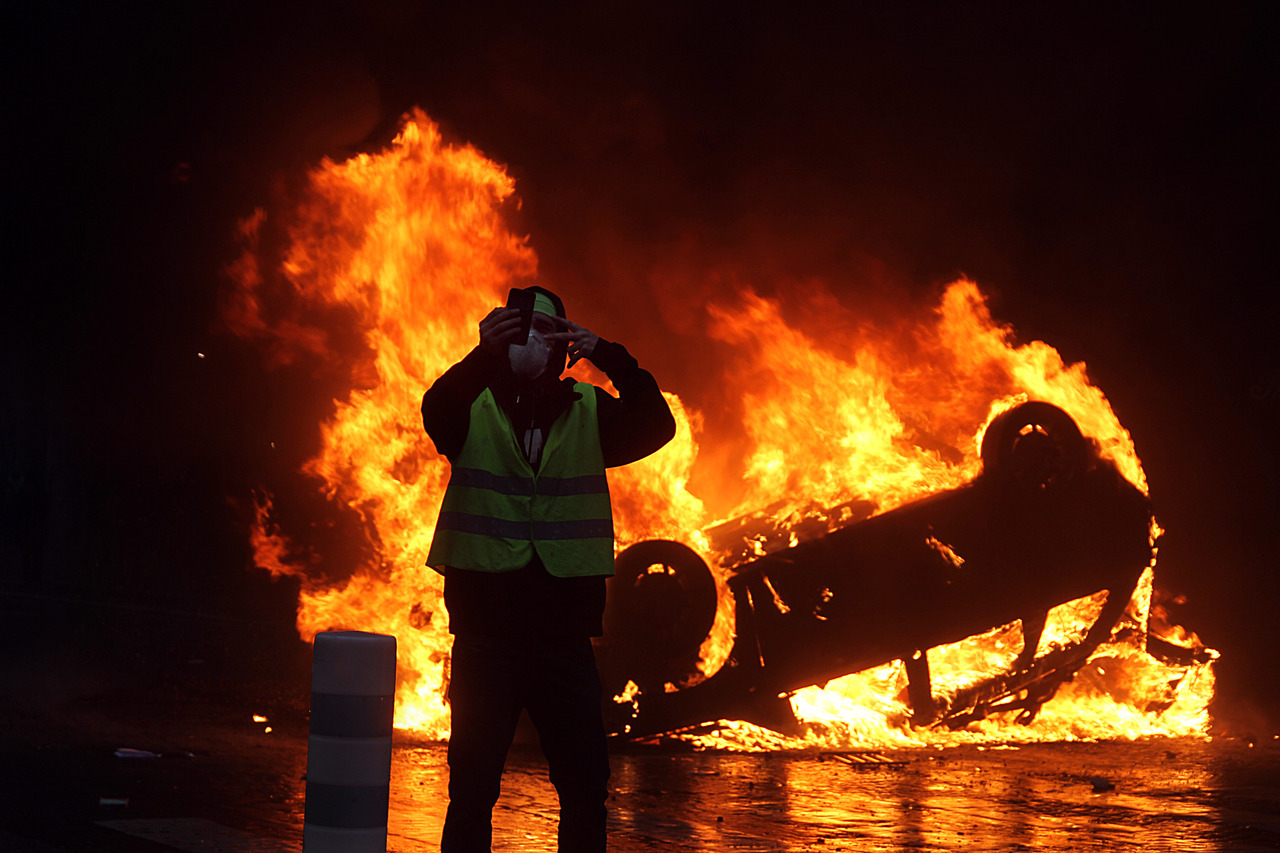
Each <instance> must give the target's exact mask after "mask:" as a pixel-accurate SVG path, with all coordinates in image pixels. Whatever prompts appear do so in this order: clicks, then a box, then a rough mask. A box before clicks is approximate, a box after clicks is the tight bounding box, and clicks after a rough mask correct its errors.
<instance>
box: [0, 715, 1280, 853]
mask: <svg viewBox="0 0 1280 853" xmlns="http://www.w3.org/2000/svg"><path fill="white" fill-rule="evenodd" d="M19 723H20V724H19ZM272 724H273V731H271V732H267V731H265V730H264V727H263V726H262V725H261V724H258V723H254V722H252V721H251V718H250V716H249V714H248V713H247V712H245V713H239V712H237V713H234V714H231V715H228V714H226V713H224V712H222V711H220V710H217V709H207V708H204V707H199V706H195V707H190V708H185V709H177V710H174V709H170V712H169V713H167V714H152V713H150V712H149V711H148V709H147V706H137V707H131V708H125V709H115V710H114V711H112V712H111V713H110V714H106V713H105V712H104V711H103V710H102V709H100V708H85V709H82V710H80V711H77V712H76V713H74V714H71V713H63V714H60V715H56V716H45V717H40V718H34V717H31V718H24V719H22V720H20V721H15V723H14V724H13V725H10V726H7V727H0V754H3V755H4V756H5V760H4V761H2V762H0V783H2V784H3V787H4V790H5V791H6V797H5V798H0V849H3V850H4V851H6V853H8V851H10V850H15V851H22V852H23V853H29V851H36V850H39V851H42V853H48V851H53V853H78V851H81V850H94V851H113V853H135V851H138V853H141V851H149V853H157V851H159V850H191V851H195V850H212V849H217V850H223V851H227V853H247V851H267V850H274V851H288V853H297V851H300V850H301V846H302V821H303V810H304V801H305V786H306V781H305V768H306V750H307V724H306V721H305V719H304V718H294V719H292V720H290V719H287V718H282V719H280V720H279V721H277V720H276V719H275V717H273V718H272ZM122 746H124V747H136V748H137V749H138V750H141V751H146V752H148V753H154V754H156V756H157V757H154V758H121V757H118V750H119V747H122ZM445 752H446V750H445V747H444V745H442V744H437V743H430V742H421V741H415V740H414V738H413V737H412V735H409V734H407V733H404V732H398V733H397V734H396V748H395V751H394V753H393V760H392V777H391V802H390V815H389V820H388V830H389V839H388V850H389V851H390V853H425V852H426V851H431V853H435V851H438V850H439V839H440V828H441V826H442V825H443V823H444V815H445V810H446V808H447V805H448V797H447V792H448V768H447V767H446V763H445ZM161 755H163V756H164V757H160V756H161ZM849 758H850V755H849V754H836V753H830V752H827V753H822V752H816V751H813V752H774V753H761V754H742V753H723V752H721V753H712V752H693V751H690V750H689V749H688V748H680V749H658V748H642V747H628V748H620V749H618V750H616V751H615V753H614V754H613V756H612V766H613V778H612V782H611V784H612V789H613V795H612V797H611V800H610V803H609V806H610V817H609V820H610V849H611V850H612V851H613V852H614V853H641V851H659V850H662V851H675V853H685V851H716V853H720V852H721V851H743V853H765V851H778V852H779V853H783V852H784V851H785V853H792V851H797V852H798V851H806V853H817V851H824V853H825V851H902V850H912V851H954V850H966V851H970V850H971V851H1109V852H1110V851H1177V852H1178V853H1184V851H1189V853H1249V851H1261V850H1276V849H1280V741H1277V740H1274V739H1272V740H1266V741H1263V742H1261V743H1259V744H1258V745H1257V747H1256V748H1254V747H1250V746H1249V744H1248V743H1246V742H1244V741H1241V740H1226V739H1223V740H1218V741H1215V742H1212V743H1209V742H1203V741H1199V740H1153V741H1146V742H1137V743H1128V742H1112V743H1061V744H1035V745H1027V746H1020V747H979V746H962V747H954V748H948V749H913V750H895V751H887V752H885V753H884V754H883V756H882V759H881V761H882V763H866V764H864V763H858V762H853V763H851V762H850V761H849V760H847V759H849ZM884 761H888V762H890V763H883V762H884ZM503 781H504V784H503V793H502V798H501V799H500V801H499V803H498V807H497V808H496V809H495V811H494V837H495V845H494V849H495V850H499V851H520V852H521V853H523V852H524V851H530V853H532V851H551V850H554V849H555V835H556V824H557V802H556V795H555V791H554V789H553V788H552V787H551V785H550V784H549V783H548V781H547V778H546V768H545V763H544V761H543V759H542V756H541V754H540V752H539V751H538V749H537V747H536V746H531V745H520V746H517V747H516V748H515V749H513V750H512V753H511V755H510V758H509V760H508V765H507V773H506V776H505V778H504V780H503ZM157 842H159V844H158V843H157ZM161 845H163V846H161Z"/></svg>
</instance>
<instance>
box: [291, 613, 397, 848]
mask: <svg viewBox="0 0 1280 853" xmlns="http://www.w3.org/2000/svg"><path fill="white" fill-rule="evenodd" d="M395 688H396V638H395V637H390V636H387V635H386V634H369V633H366V632H364V631H326V632H324V633H321V634H317V635H316V640H315V647H314V649H313V651H312V659H311V736H310V738H308V740H307V803H306V818H305V820H304V822H303V826H302V847H303V850H304V851H306V853H385V851H386V849H387V803H388V799H389V797H390V793H391V721H392V714H393V712H394V710H395Z"/></svg>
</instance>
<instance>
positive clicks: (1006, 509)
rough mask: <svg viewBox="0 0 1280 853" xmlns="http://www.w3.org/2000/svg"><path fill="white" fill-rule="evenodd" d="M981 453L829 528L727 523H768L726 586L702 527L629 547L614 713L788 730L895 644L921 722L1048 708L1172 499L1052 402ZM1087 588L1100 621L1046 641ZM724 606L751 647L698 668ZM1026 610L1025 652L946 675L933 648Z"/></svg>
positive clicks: (1012, 414) (634, 730) (621, 574)
mask: <svg viewBox="0 0 1280 853" xmlns="http://www.w3.org/2000/svg"><path fill="white" fill-rule="evenodd" d="M981 458H982V464H983V468H982V472H981V474H980V475H979V476H978V477H976V478H975V479H974V480H972V481H971V482H969V483H968V484H966V485H964V486H962V487H960V488H956V489H952V490H949V491H945V492H941V493H937V494H934V495H931V496H929V497H926V498H924V499H921V500H918V501H915V502H913V503H909V504H906V505H904V506H900V507H898V508H897V509H893V510H891V511H888V512H885V513H883V514H880V515H876V516H874V517H869V518H865V519H863V520H860V521H858V520H854V521H852V523H848V522H846V524H845V525H844V526H837V527H836V528H835V529H831V530H819V531H816V534H817V535H814V534H815V531H803V530H801V531H796V530H792V531H788V532H787V533H786V535H785V536H779V535H777V534H776V532H773V533H774V535H773V536H772V537H770V536H769V535H768V533H761V532H760V531H757V530H753V529H752V524H753V520H752V519H751V518H739V519H737V520H735V521H732V522H728V523H726V524H723V525H720V526H719V528H717V529H716V530H713V531H711V535H712V537H713V538H715V539H718V540H720V541H727V540H729V539H733V538H735V537H736V538H737V539H738V541H753V540H754V541H756V542H761V541H763V542H764V544H763V545H762V546H758V550H759V551H763V553H762V554H760V555H755V556H753V557H752V558H748V559H745V560H743V561H742V562H738V563H736V564H731V565H729V566H727V567H725V568H726V573H725V579H724V585H725V586H726V587H727V590H728V595H727V596H723V597H721V596H718V594H717V584H716V581H715V578H714V576H713V574H712V572H711V569H710V568H709V567H708V566H707V564H706V562H705V561H704V560H703V559H702V558H701V557H700V556H699V555H698V553H697V552H695V551H694V550H693V549H692V548H690V547H688V546H687V545H685V544H682V543H679V542H675V541H671V540H648V541H643V542H640V543H637V544H635V545H632V546H631V547H629V548H627V549H626V550H624V551H623V552H622V553H621V554H620V555H619V556H618V558H617V565H616V569H617V574H616V577H615V578H613V579H612V580H611V588H610V595H609V601H610V603H609V608H608V610H607V612H606V617H605V636H604V637H603V638H602V641H601V642H600V643H599V644H598V647H597V654H598V658H599V660H600V665H601V673H602V676H603V678H604V680H605V689H606V695H607V696H613V697H614V701H609V700H608V699H606V702H605V705H606V717H607V720H608V724H609V727H610V729H611V730H612V731H613V732H614V733H615V734H618V735H622V736H625V737H631V738H636V737H642V736H646V735H652V734H656V733H664V732H672V731H677V730H681V729H685V728H687V727H691V726H696V725H698V724H701V723H704V722H708V721H714V720H718V719H738V720H746V721H750V722H754V723H758V724H760V725H764V726H766V727H768V728H771V729H775V730H778V731H787V730H789V729H792V728H794V727H795V725H796V719H795V717H794V715H793V713H792V710H791V706H790V704H789V702H788V700H787V696H788V695H789V694H791V693H793V692H795V691H797V690H799V689H801V688H804V687H808V686H811V685H821V684H824V683H826V682H828V681H830V680H831V679H835V678H838V677H841V676H844V675H848V674H851V673H855V672H860V671H862V670H865V669H867V668H869V667H872V666H876V665H879V664H883V663H886V662H889V661H894V660H901V661H902V662H903V664H904V666H905V670H906V673H907V679H908V687H907V691H906V692H907V695H908V699H909V705H910V708H911V717H912V722H913V724H915V725H925V726H937V725H947V726H951V727H959V726H963V725H965V724H966V723H968V722H969V721H971V720H974V719H977V718H980V717H983V716H986V715H988V714H991V713H993V712H996V711H1017V712H1018V715H1019V719H1020V720H1022V721H1029V720H1031V719H1033V718H1034V717H1035V715H1036V713H1037V712H1038V710H1039V709H1040V707H1041V706H1042V705H1043V704H1044V703H1045V702H1046V701H1048V700H1049V699H1050V698H1051V697H1052V696H1053V694H1054V693H1055V691H1056V690H1057V689H1058V687H1059V686H1060V685H1062V684H1063V683H1064V682H1066V681H1068V680H1070V679H1071V678H1072V677H1073V675H1074V674H1075V673H1076V672H1077V671H1078V670H1080V668H1081V667H1082V666H1083V665H1084V664H1085V663H1086V661H1087V660H1088V659H1089V657H1090V655H1091V654H1092V653H1093V652H1094V650H1095V649H1097V647H1098V646H1099V645H1100V644H1101V643H1102V642H1104V641H1105V640H1108V639H1109V638H1110V637H1111V635H1112V631H1113V628H1114V627H1115V626H1116V624H1117V622H1118V621H1119V620H1120V618H1121V616H1122V615H1123V613H1124V611H1125V608H1126V605H1127V604H1128V603H1129V601H1130V598H1131V596H1132V594H1133V591H1134V589H1135V587H1136V586H1137V584H1138V581H1139V578H1140V577H1141V576H1142V573H1143V571H1144V570H1145V569H1146V568H1147V567H1148V566H1150V565H1151V564H1152V562H1153V557H1154V551H1153V544H1152V539H1153V537H1152V530H1153V518H1152V513H1151V508H1150V504H1149V501H1148V499H1147V497H1146V495H1145V494H1143V492H1142V491H1140V490H1139V489H1138V488H1136V487H1135V486H1134V485H1133V484H1131V483H1130V482H1129V481H1128V480H1126V479H1125V478H1124V477H1123V476H1122V475H1121V474H1120V472H1119V471H1118V470H1117V468H1116V466H1115V465H1114V464H1113V463H1111V462H1110V461H1108V460H1106V459H1103V458H1101V457H1100V456H1099V454H1098V453H1097V452H1096V448H1094V446H1093V445H1092V443H1091V442H1090V441H1089V440H1088V439H1086V438H1085V437H1084V436H1083V435H1082V434H1081V432H1080V429H1079V428H1078V427H1077V425H1076V423H1075V422H1074V421H1073V419H1072V418H1071V417H1070V416H1069V415H1068V414H1067V413H1066V412H1064V411H1063V410H1062V409H1060V408H1058V407H1056V406H1053V405H1051V404H1049V403H1045V402H1027V403H1023V404H1022V405H1019V406H1017V407H1015V408H1012V409H1010V410H1008V411H1006V412H1004V413H1002V414H1001V415H999V416H997V417H996V418H995V419H994V420H993V421H992V422H991V424H990V425H989V427H988V429H987V431H986V433H985V436H984V438H983V441H982V446H981ZM857 512H858V507H856V506H849V507H842V508H839V511H838V512H837V513H835V515H836V516H842V517H844V518H856V514H857ZM1088 596H1093V597H1094V600H1095V601H1096V602H1097V605H1098V606H1097V608H1096V617H1095V618H1094V619H1093V622H1092V624H1091V625H1088V626H1087V628H1086V629H1084V630H1083V631H1081V632H1079V635H1078V636H1076V637H1075V638H1074V639H1073V640H1071V641H1069V642H1066V643H1065V644H1054V645H1053V646H1051V647H1050V648H1049V649H1047V650H1045V651H1044V652H1042V653H1038V651H1037V647H1038V645H1039V640H1040V637H1041V633H1042V631H1043V629H1044V626H1045V619H1046V614H1047V613H1048V611H1049V610H1050V609H1051V608H1053V607H1054V606H1055V605H1059V604H1062V603H1064V602H1068V601H1074V600H1076V599H1080V598H1083V597H1088ZM718 602H719V603H718ZM718 606H719V607H725V606H731V607H732V613H733V615H732V624H733V630H734V640H733V645H732V650H731V651H730V653H729V655H728V657H727V659H725V661H724V663H723V664H722V665H721V666H720V667H719V668H718V669H717V670H716V671H715V672H714V673H712V674H710V676H709V677H704V678H702V679H701V680H698V678H697V677H694V678H690V677H689V676H690V673H691V672H694V671H695V668H696V662H697V658H698V655H699V649H700V647H701V646H702V643H703V641H704V638H705V637H706V635H707V633H708V631H709V630H710V629H711V627H712V624H713V622H714V620H715V618H716V611H717V607H718ZM1011 622H1018V623H1020V625H1021V631H1022V635H1023V646H1022V650H1021V652H1019V653H1018V654H1017V656H1016V658H1014V659H1013V661H1012V663H1011V664H1009V665H1008V666H1007V668H1005V669H1004V670H1003V671H1002V672H999V673H997V674H994V675H990V676H988V677H985V678H982V679H980V680H979V681H977V683H974V684H971V685H969V686H967V687H965V688H963V689H961V690H959V691H957V692H953V693H951V694H950V695H946V694H940V693H936V692H935V691H934V689H933V686H932V683H931V674H930V668H929V661H928V656H927V654H926V653H927V651H928V650H929V649H930V648H934V647H937V646H941V645H943V644H947V643H953V642H957V641H960V640H962V639H964V638H966V637H970V636H973V635H975V634H979V633H981V632H984V631H987V630H989V629H991V628H993V627H996V626H1001V625H1004V624H1007V623H1011ZM681 685H684V686H681Z"/></svg>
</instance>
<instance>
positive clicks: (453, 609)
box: [422, 287, 675, 853]
mask: <svg viewBox="0 0 1280 853" xmlns="http://www.w3.org/2000/svg"><path fill="white" fill-rule="evenodd" d="M521 296H523V298H524V300H525V301H526V302H528V301H529V299H530V298H532V319H531V320H530V319H529V318H528V317H527V315H526V313H525V312H522V311H520V310H518V309H516V308H511V307H507V308H495V309H493V311H491V312H489V315H488V316H486V317H485V318H484V319H483V320H482V321H480V344H479V346H477V347H476V348H475V349H473V350H472V351H471V352H470V353H469V354H468V355H467V356H466V357H465V358H464V359H463V360H462V361H460V362H458V363H457V364H456V365H454V366H453V367H451V368H450V369H449V370H448V371H446V372H445V374H444V375H443V376H441V377H440V378H439V379H438V380H436V382H435V384H434V385H432V386H431V389H430V390H429V391H427V393H426V395H425V396H424V397H423V398H422V422H423V425H424V426H425V427H426V430H427V433H428V434H429V435H430V436H431V439H432V441H434V442H435V445H436V449H437V450H438V451H439V452H440V453H442V454H443V455H444V456H445V457H447V458H448V459H449V462H450V464H451V465H452V474H451V477H450V480H449V488H448V490H447V491H446V493H445V497H444V502H443V505H442V507H441V510H440V519H439V521H438V522H437V524H436V533H435V539H434V541H433V543H432V546H431V553H430V554H429V556H428V558H427V562H428V565H430V566H432V567H433V568H435V569H436V570H437V571H441V572H443V574H444V577H445V584H444V598H445V606H446V607H447V608H448V610H449V630H450V631H451V632H452V633H453V635H454V640H453V654H452V663H451V678H450V686H449V702H450V706H451V709H452V710H451V713H452V729H453V733H452V735H451V737H450V739H449V810H448V814H447V815H446V817H445V825H444V833H443V837H442V839H441V850H442V853H476V851H487V850H489V849H490V844H491V839H492V824H491V816H492V811H493V806H494V803H496V802H497V800H498V794H499V787H500V783H501V778H502V770H503V766H504V764H505V763H506V756H507V751H508V749H509V748H510V746H511V741H512V739H513V737H514V735H515V730H516V723H517V722H518V720H519V717H520V712H521V711H522V710H527V711H528V713H529V718H530V720H532V722H533V724H534V727H535V728H536V729H537V731H538V736H539V738H540V740H541V743H542V751H543V753H544V754H545V755H546V757H547V763H548V765H549V767H550V776H551V782H552V784H553V785H555V787H556V792H557V793H558V794H559V797H560V826H559V849H560V851H561V853H571V851H572V853H579V851H582V853H586V851H591V853H598V852H599V851H603V850H604V849H605V800H606V799H607V798H608V780H609V757H608V753H607V751H606V745H605V732H604V724H603V721H602V718H601V709H600V703H601V698H602V697H601V687H600V676H599V674H598V673H597V671H596V664H595V657H594V653H593V652H592V648H591V639H590V638H591V637H595V636H599V635H600V634H601V631H602V626H601V621H602V618H603V612H604V602H605V579H606V578H607V577H608V576H610V575H612V574H613V519H612V510H611V508H610V503H609V491H608V483H607V481H606V479H605V468H607V467H612V466H616V465H625V464H627V463H629V462H634V461H635V460H637V459H640V458H642V457H644V456H647V455H648V454H650V453H652V452H654V451H655V450H657V449H658V448H660V447H662V445H664V444H666V443H667V441H669V440H670V439H671V437H672V436H673V435H674V434H675V421H674V419H673V418H672V417H671V411H670V409H669V408H668V407H667V403H666V401H665V400H664V399H663V397H662V392H661V391H659V390H658V384H657V382H656V381H654V378H653V376H652V375H651V374H649V373H648V371H645V370H642V369H641V368H640V367H639V366H638V365H637V364H636V360H635V359H634V358H632V357H631V355H630V354H629V353H628V352H627V351H626V349H625V348H624V347H622V346H621V345H620V344H616V343H612V342H610V341H606V340H603V339H601V338H599V337H598V336H596V335H595V334H593V333H592V332H590V331H589V330H587V329H585V328H583V327H582V326H579V325H578V324H576V323H573V322H570V321H569V320H568V319H566V317H565V311H564V305H563V303H561V301H560V298H559V297H558V296H556V295H555V294H554V293H552V292H551V291H549V290H546V289H544V288H541V287H532V288H527V289H525V290H523V291H520V290H516V291H513V292H512V301H513V302H514V301H516V300H517V299H518V298H519V297H521ZM509 304H511V303H509ZM526 323H528V326H526V325H525V324H526ZM525 328H528V333H527V336H526V335H525V332H524V329H525ZM566 356H567V357H568V366H569V367H572V366H573V365H574V364H576V363H577V362H578V361H579V360H581V359H583V358H586V359H590V360H591V361H592V362H593V363H594V364H595V365H596V366H597V367H599V368H600V369H601V370H603V371H604V372H605V374H606V375H607V376H608V377H609V379H610V381H612V382H613V385H614V387H615V388H617V390H618V393H619V395H620V396H619V397H614V396H612V395H611V394H609V393H607V392H605V391H604V390H602V389H600V388H597V387H595V386H593V385H589V384H587V383H580V382H575V381H574V380H573V379H572V378H564V379H561V378H560V374H561V373H562V372H563V370H564V369H565V358H566Z"/></svg>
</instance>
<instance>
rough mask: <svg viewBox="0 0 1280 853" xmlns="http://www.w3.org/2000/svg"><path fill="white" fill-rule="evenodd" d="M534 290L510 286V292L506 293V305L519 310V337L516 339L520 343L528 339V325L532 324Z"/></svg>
mask: <svg viewBox="0 0 1280 853" xmlns="http://www.w3.org/2000/svg"><path fill="white" fill-rule="evenodd" d="M535 295H536V294H534V292H533V291H532V290H525V289H523V288H519V287H513V288H511V292H510V293H508V294H507V307H508V308H516V309H519V311H520V337H519V338H518V339H517V340H518V341H519V342H520V343H522V344H523V343H524V342H525V341H527V340H529V327H530V326H532V325H533V300H534V296H535Z"/></svg>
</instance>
